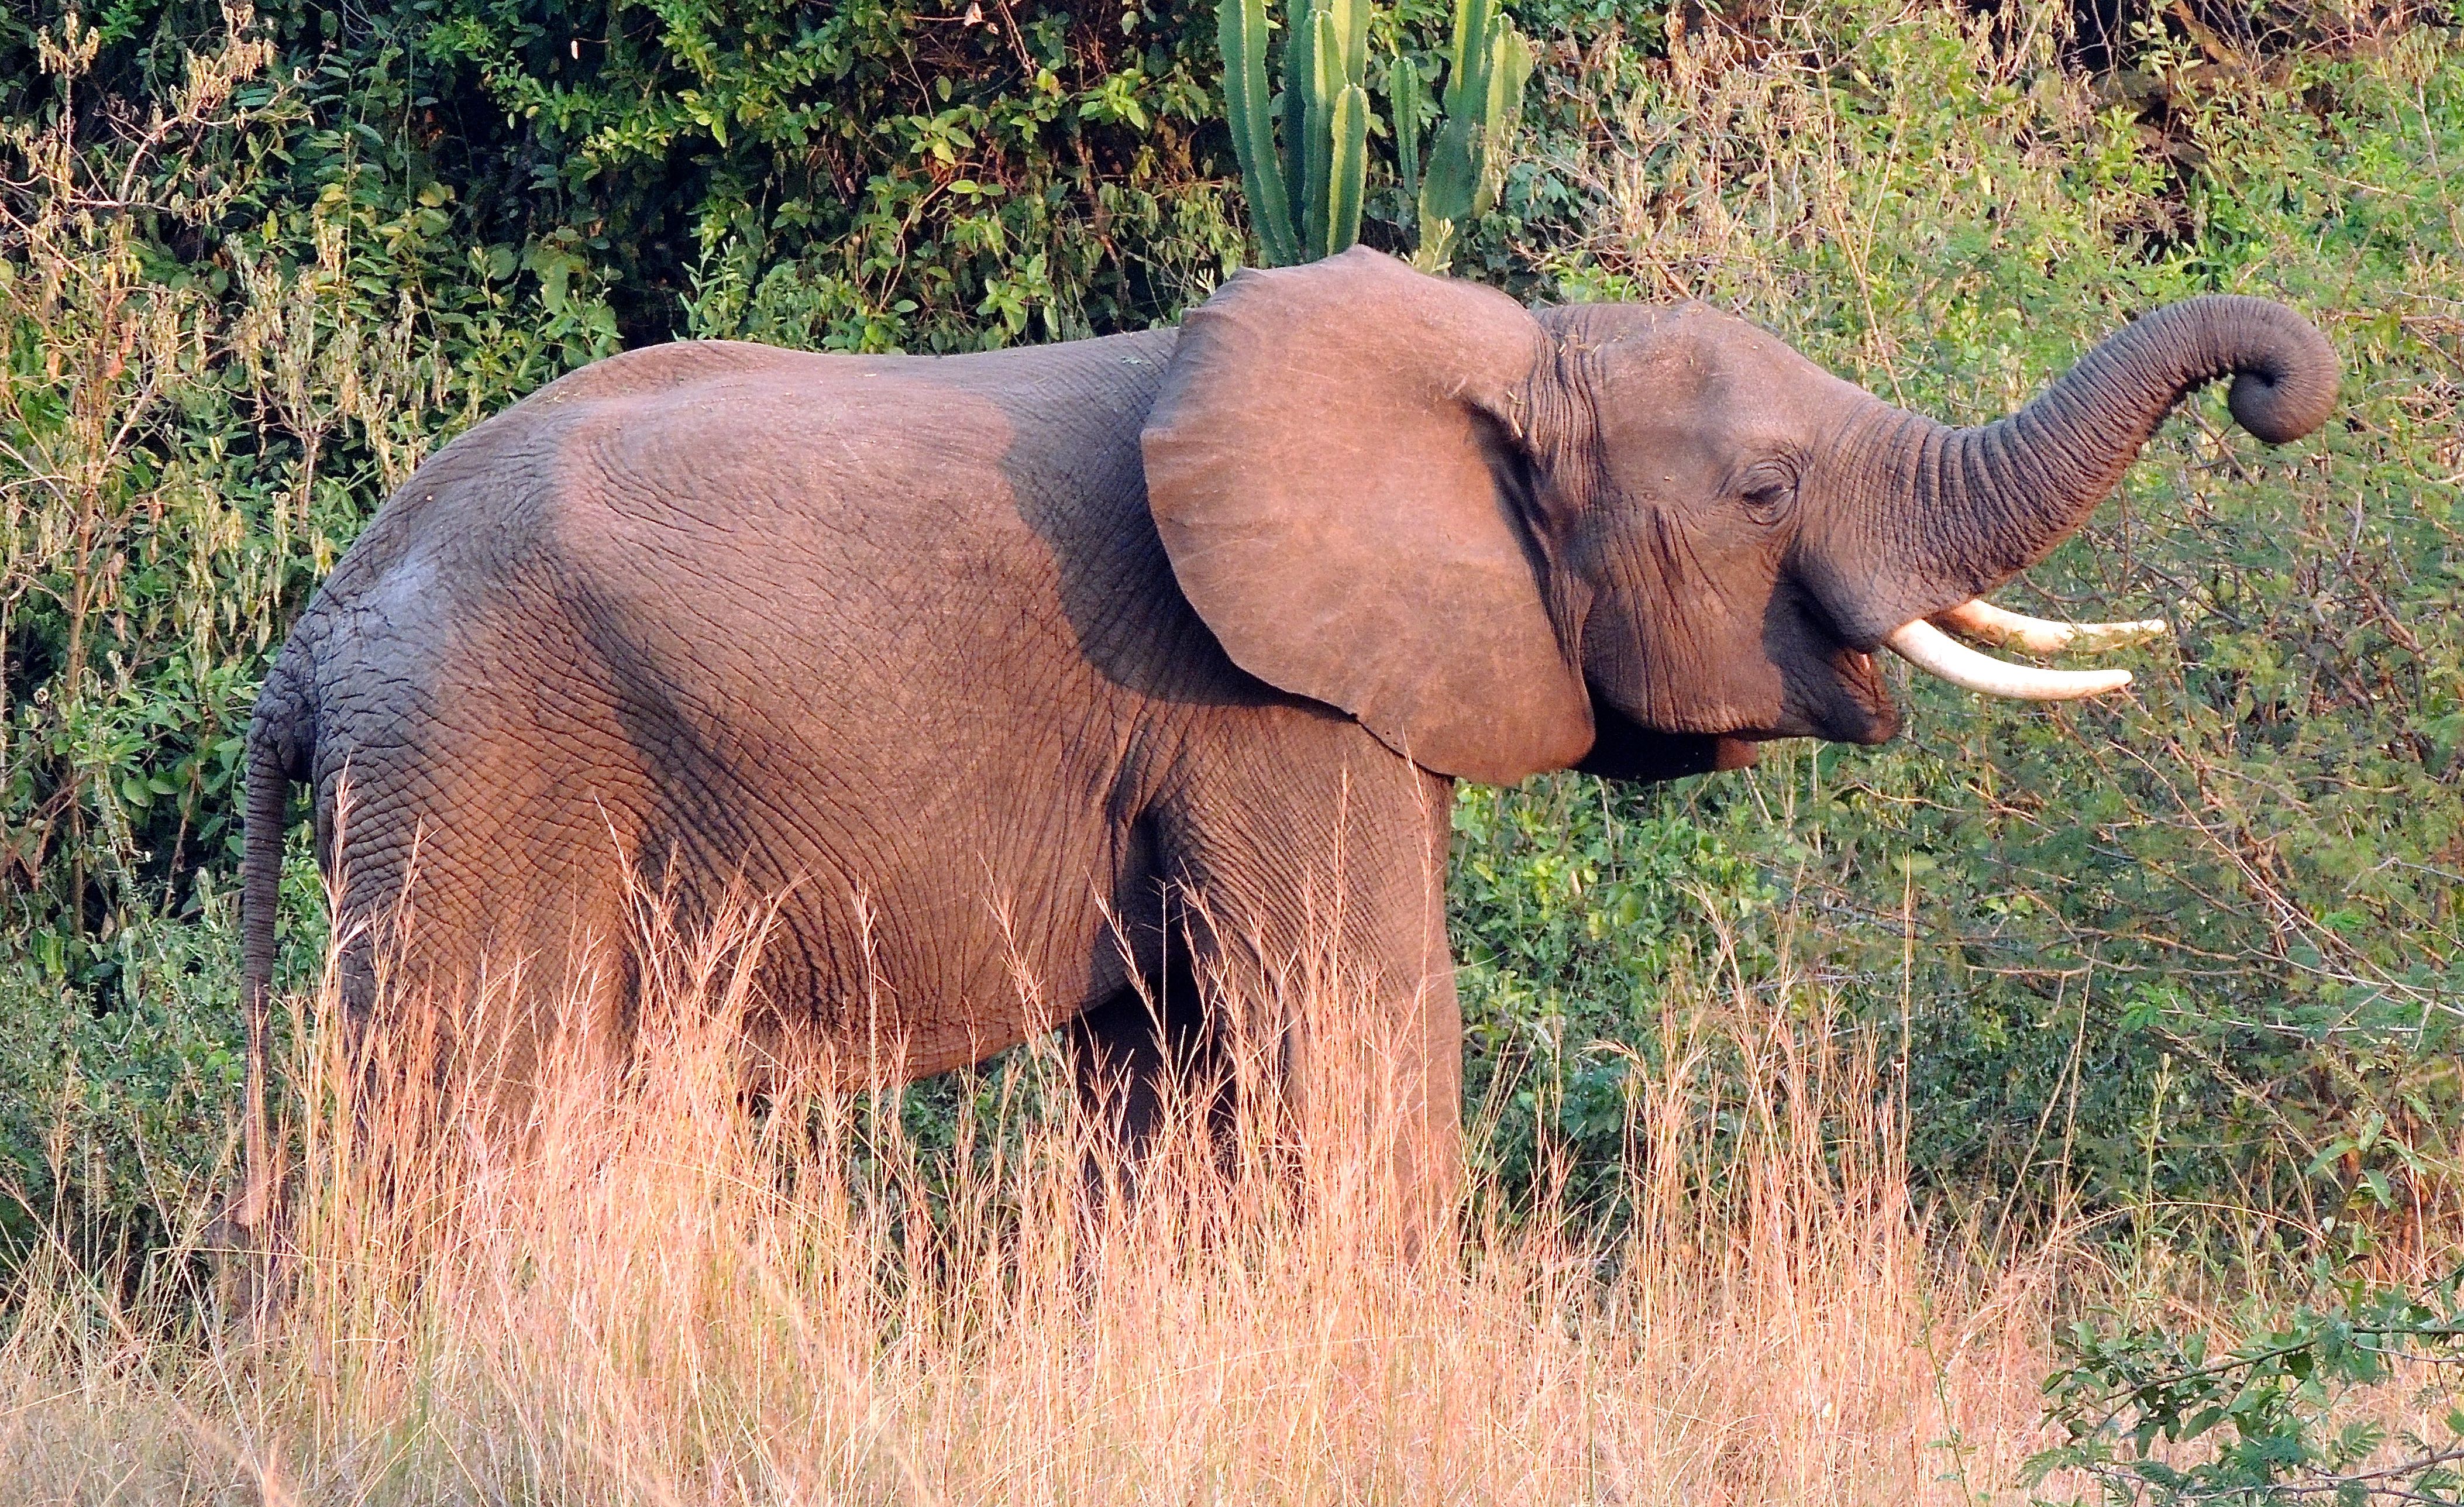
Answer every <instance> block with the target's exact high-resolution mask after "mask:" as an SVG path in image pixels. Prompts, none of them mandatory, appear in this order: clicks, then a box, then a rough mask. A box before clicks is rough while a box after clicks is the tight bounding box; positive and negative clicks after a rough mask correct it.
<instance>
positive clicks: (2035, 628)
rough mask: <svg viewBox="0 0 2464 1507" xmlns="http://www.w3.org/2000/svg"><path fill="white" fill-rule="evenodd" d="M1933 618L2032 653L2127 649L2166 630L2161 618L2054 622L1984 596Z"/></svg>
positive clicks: (1983, 639)
mask: <svg viewBox="0 0 2464 1507" xmlns="http://www.w3.org/2000/svg"><path fill="white" fill-rule="evenodd" d="M1933 620H1934V621H1935V622H1936V623H1938V624H1940V625H1941V626H1943V627H1944V628H1947V629H1949V630H1950V631H1951V632H1954V633H1957V634H1958V635H1960V636H1961V637H1962V638H1971V639H1974V640H1975V641H1976V642H1978V643H1980V644H1989V645H1991V646H1992V647H1993V648H1995V649H2022V650H2025V651H2027V652H2028V653H2029V654H2060V653H2061V652H2062V651H2063V650H2065V649H2085V650H2091V651H2095V650H2105V649H2126V648H2128V647H2129V646H2131V645H2132V644H2144V643H2145V642H2146V641H2147V640H2149V639H2151V638H2161V637H2163V636H2164V635H2165V634H2166V632H2168V630H2167V627H2166V624H2165V620H2164V619H2163V618H2161V617H2149V618H2143V619H2141V620H2140V621H2138V622H2136V623H2054V622H2048V621H2046V620H2045V619H2044V618H2041V617H2030V616H2029V615H2028V614H2026V613H2025V612H2013V611H2009V610H2007V609H2003V608H1998V607H1995V606H1994V605H1993V604H1992V603H1991V602H1988V601H1987V600H1985V599H1984V598H1983V597H1981V596H1980V597H1977V598H1976V599H1975V600H1973V601H1970V602H1969V603H1967V604H1966V605H1964V606H1961V607H1954V608H1952V609H1950V610H1949V611H1947V612H1936V613H1935V614H1934V615H1933Z"/></svg>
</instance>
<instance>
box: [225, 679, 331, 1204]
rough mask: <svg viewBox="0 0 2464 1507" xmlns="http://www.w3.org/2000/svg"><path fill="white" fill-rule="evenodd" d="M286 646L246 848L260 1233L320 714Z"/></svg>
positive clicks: (267, 716)
mask: <svg viewBox="0 0 2464 1507" xmlns="http://www.w3.org/2000/svg"><path fill="white" fill-rule="evenodd" d="M294 658H295V655H294V652H292V651H286V652H285V653H284V654H282V655H281V656H280V658H278V659H277V660H276V661H275V665H274V668H273V669H272V670H271V671H269V672H268V673H267V675H266V677H265V686H264V688H263V689H262V690H260V691H258V692H257V697H256V710H255V713H254V715H253V717H252V718H251V720H250V722H249V729H248V780H247V801H248V807H247V829H246V835H245V837H244V838H243V839H242V846H241V850H240V869H239V873H240V892H239V916H240V981H241V983H240V988H241V1003H242V1006H243V1008H244V1009H245V1011H246V1013H247V1018H248V1075H247V1087H246V1096H247V1102H246V1105H245V1107H244V1109H243V1114H244V1115H245V1117H246V1118H245V1119H244V1120H243V1121H242V1124H241V1131H240V1134H241V1138H242V1144H243V1148H244V1154H245V1156H246V1159H247V1163H248V1166H247V1178H248V1182H247V1186H246V1190H245V1191H244V1192H243V1193H242V1195H241V1199H240V1206H239V1209H238V1212H237V1214H236V1217H235V1222H236V1223H237V1224H238V1225H239V1226H240V1227H241V1228H242V1229H243V1230H250V1231H254V1232H261V1231H263V1230H265V1229H266V1222H267V1220H268V1218H269V1216H270V1215H271V1214H272V1212H273V1208H274V1162H273V1147H272V1145H271V1144H270V1142H269V1141H268V1137H267V1130H266V1118H265V1097H266V1094H265V1081H266V1073H267V1046H268V1041H269V1038H270V1036H271V1033H272V1016H273V993H274V942H275V936H274V925H275V913H276V912H277V911H278V910H279V909H280V905H281V895H282V847H283V833H284V829H285V827H286V826H287V823H286V821H285V819H284V818H285V817H286V816H287V815H288V814H289V809H290V804H291V782H292V781H293V780H294V779H295V778H297V779H305V778H306V777H307V775H308V768H309V757H310V752H311V749H312V748H313V746H314V742H315V726H316V723H315V719H314V717H313V715H312V714H311V712H310V709H309V706H308V704H307V700H306V698H305V697H304V696H303V695H302V694H301V689H300V684H299V676H298V674H297V666H296V665H295V662H294Z"/></svg>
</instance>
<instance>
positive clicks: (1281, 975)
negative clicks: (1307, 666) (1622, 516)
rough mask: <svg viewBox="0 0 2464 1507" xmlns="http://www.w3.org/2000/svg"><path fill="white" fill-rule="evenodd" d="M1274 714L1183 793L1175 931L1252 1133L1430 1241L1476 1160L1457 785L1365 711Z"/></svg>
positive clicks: (1173, 834)
mask: <svg viewBox="0 0 2464 1507" xmlns="http://www.w3.org/2000/svg"><path fill="white" fill-rule="evenodd" d="M1280 731H1281V732H1282V733H1283V735H1284V736H1282V737H1281V738H1279V739H1277V740H1276V745H1275V746H1274V747H1272V748H1270V749H1268V750H1264V751H1262V752H1263V753H1264V754H1265V756H1263V757H1255V758H1251V759H1247V760H1243V761H1242V762H1241V765H1240V767H1239V768H1238V769H1236V770H1233V771H1210V775H1211V776H1212V777H1210V778H1205V779H1201V780H1200V781H1198V782H1195V783H1194V784H1193V787H1192V788H1191V789H1189V790H1188V791H1187V792H1186V794H1185V798H1184V799H1183V800H1181V801H1179V802H1177V803H1176V807H1175V809H1174V810H1173V812H1172V816H1173V818H1174V819H1173V820H1172V821H1170V822H1169V823H1168V824H1167V825H1166V855H1167V859H1168V871H1167V872H1168V881H1167V882H1168V883H1169V884H1170V885H1171V886H1172V888H1173V890H1174V892H1175V897H1176V900H1177V904H1176V907H1175V909H1176V910H1177V920H1178V925H1177V927H1176V928H1175V929H1176V931H1177V933H1178V936H1177V942H1178V943H1179V944H1180V945H1181V947H1182V948H1184V949H1185V952H1184V955H1185V957H1186V960H1187V964H1188V969H1189V974H1190V976H1191V978H1192V979H1193V981H1194V987H1195V989H1196V990H1197V992H1198V995H1199V1004H1200V1008H1201V1009H1202V1012H1203V1016H1204V1021H1205V1028H1206V1030H1207V1031H1208V1033H1209V1036H1210V1038H1211V1043H1212V1046H1213V1050H1214V1052H1215V1053H1216V1054H1217V1058H1218V1060H1219V1061H1221V1063H1223V1064H1224V1065H1226V1067H1228V1069H1229V1073H1230V1075H1231V1077H1232V1079H1233V1081H1234V1095H1235V1098H1234V1102H1235V1105H1236V1114H1235V1117H1234V1118H1235V1119H1236V1120H1237V1121H1238V1122H1239V1124H1240V1126H1241V1130H1240V1134H1242V1135H1243V1137H1246V1138H1256V1139H1258V1140H1262V1141H1268V1142H1271V1143H1274V1144H1277V1145H1279V1146H1281V1147H1283V1148H1284V1149H1285V1150H1287V1151H1288V1152H1290V1153H1291V1154H1294V1155H1296V1156H1297V1157H1298V1159H1299V1162H1300V1165H1301V1167H1302V1168H1303V1175H1304V1176H1305V1177H1306V1178H1307V1179H1308V1180H1309V1182H1310V1184H1311V1185H1312V1186H1314V1187H1316V1188H1318V1189H1320V1190H1321V1191H1322V1193H1323V1194H1324V1195H1326V1196H1333V1197H1352V1196H1355V1195H1356V1196H1364V1197H1366V1198H1368V1199H1370V1200H1371V1201H1372V1202H1373V1203H1374V1204H1375V1207H1376V1208H1378V1210H1379V1211H1380V1216H1379V1217H1380V1218H1381V1219H1385V1218H1392V1219H1394V1220H1395V1221H1396V1222H1397V1229H1398V1230H1402V1231H1404V1232H1405V1234H1406V1239H1407V1240H1408V1241H1414V1242H1417V1240H1418V1238H1419V1236H1421V1235H1425V1234H1426V1233H1428V1232H1430V1231H1431V1230H1434V1228H1435V1227H1436V1226H1437V1225H1439V1224H1440V1223H1441V1222H1442V1221H1443V1220H1445V1219H1447V1218H1449V1217H1450V1216H1451V1213H1452V1211H1453V1208H1454V1205H1455V1200H1456V1195H1457V1191H1458V1185H1459V1182H1460V1176H1461V1166H1462V1144H1461V1141H1462V1119H1463V1106H1462V1083H1463V1044H1462V1034H1463V1027H1462V1016H1461V1014H1460V1011H1459V1009H1458V1008H1457V1004H1456V999H1455V982H1454V966H1453V961H1452V959H1451V958H1450V957H1449V955H1448V952H1447V948H1446V925H1445V879H1446V849H1447V841H1448V836H1449V833H1450V831H1451V821H1450V809H1451V803H1452V796H1453V782H1452V781H1451V780H1448V779H1446V778H1444V777H1442V776H1439V775H1433V774H1430V773H1428V772H1427V771H1425V770H1423V769H1420V768H1419V767H1418V766H1416V765H1412V764H1410V763H1408V762H1406V761H1404V760H1402V759H1399V758H1397V757H1396V756H1395V755H1394V754H1392V753H1391V752H1389V751H1388V750H1387V749H1385V748H1384V747H1383V746H1382V745H1380V744H1378V743H1377V742H1375V740H1373V739H1371V738H1369V737H1368V735H1367V734H1365V733H1363V732H1362V731H1361V730H1360V729H1359V728H1358V727H1357V725H1356V724H1352V723H1348V722H1347V723H1335V724H1332V725H1329V724H1328V723H1327V722H1325V721H1322V720H1314V719H1309V720H1303V719H1300V718H1297V717H1295V718H1294V719H1292V720H1291V721H1290V723H1289V724H1287V726H1285V727H1284V728H1282V729H1281V730H1280ZM1330 744H1331V745H1332V746H1331V747H1330V746H1329V745H1330Z"/></svg>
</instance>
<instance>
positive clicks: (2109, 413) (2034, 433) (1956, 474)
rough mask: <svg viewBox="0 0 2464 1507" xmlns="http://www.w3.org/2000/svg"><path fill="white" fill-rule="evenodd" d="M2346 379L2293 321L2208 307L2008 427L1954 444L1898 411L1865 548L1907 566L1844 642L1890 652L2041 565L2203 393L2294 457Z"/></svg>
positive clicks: (2137, 334)
mask: <svg viewBox="0 0 2464 1507" xmlns="http://www.w3.org/2000/svg"><path fill="white" fill-rule="evenodd" d="M2339 375H2340V373H2339V369H2338V365H2337V360H2336V353H2335V350H2334V348H2333V347H2331V346H2330V345H2329V344H2327V341H2326V338H2325V337H2324V336H2322V335H2321V334H2320V333H2319V331H2318V330H2317V329H2316V328H2314V327H2313V326H2312V325H2311V324H2310V322H2309V321H2306V320H2304V319H2302V318H2301V317H2300V316H2299V315H2298V314H2296V313H2294V312H2293V311H2292V310H2290V309H2288V308H2286V307H2284V306H2283V305H2282V304H2280V303H2275V302H2271V301H2270V300H2268V299H2251V298H2240V297H2234V296H2230V295H2209V296H2206V297H2202V298H2195V299H2187V300H2185V301H2183V302H2180V303H2175V304H2171V305H2168V306H2167V307H2165V308H2162V309H2159V310H2157V311H2156V312H2155V313H2153V314H2149V315H2147V316H2145V318H2143V319H2140V320H2138V321H2134V322H2132V323H2131V324H2129V325H2128V326H2126V327H2124V328H2123V329H2122V330H2120V331H2119V332H2117V333H2116V334H2114V335H2113V336H2111V337H2110V338H2108V339H2107V340H2105V341H2104V342H2103V344H2100V345H2098V346H2097V347H2096V348H2095V349H2094V350H2092V351H2090V352H2088V354H2087V355H2086V356H2084V357H2082V358H2081V359H2080V360H2079V364H2078V365H2077V366H2073V367H2072V368H2071V369H2070V371H2069V372H2067V373H2066V374H2064V376H2063V377H2062V379H2061V380H2060V381H2058V382H2057V383H2055V384H2054V386H2053V387H2052V388H2049V389H2047V390H2046V391H2045V392H2044V393H2043V395H2041V396H2039V397H2038V398H2037V399H2036V400H2035V402H2033V403H2030V404H2029V405H2028V406H2027V407H2025V408H2023V409H2021V410H2019V411H2018V412H2016V413H2013V414H2012V415H2010V416H2009V417H2008V418H2004V419H2000V420H1997V421H1996V422H1994V423H1991V424H1985V425H1980V426H1977V427H1975V428H1973V429H1956V430H1954V429H1947V428H1945V427H1943V426H1941V425H1938V424H1934V423H1932V422H1931V421H1929V420H1925V419H1922V418H1918V417H1916V416H1915V415H1911V414H1905V413H1901V412H1898V411H1896V410H1885V413H1886V414H1887V417H1886V418H1884V419H1883V421H1882V423H1881V425H1879V426H1878V432H1872V438H1873V440H1874V443H1875V446H1876V450H1877V451H1878V452H1879V454H1878V456H1877V458H1879V459H1881V469H1882V471H1883V472H1884V473H1885V476H1884V478H1881V479H1882V480H1883V484H1882V485H1881V486H1878V487H1877V488H1876V489H1875V492H1874V493H1873V494H1872V495H1873V496H1874V497H1875V498H1876V501H1875V505H1874V510H1873V512H1872V513H1871V514H1870V515H1869V516H1868V518H1867V520H1866V521H1865V524H1866V526H1865V529H1864V530H1862V532H1865V533H1866V536H1867V540H1868V541H1869V545H1868V547H1872V546H1874V545H1879V546H1880V549H1879V558H1881V559H1886V560H1892V561H1895V562H1900V563H1902V564H1901V565H1900V571H1895V572H1893V573H1892V576H1891V579H1890V580H1889V581H1888V582H1887V584H1884V583H1867V584H1866V589H1864V590H1861V591H1859V590H1855V589H1853V588H1852V589H1851V590H1849V591H1848V592H1847V593H1845V594H1846V595H1847V597H1848V598H1849V600H1848V601H1845V602H1841V603H1837V604H1836V606H1837V609H1838V616H1839V619H1840V626H1841V628H1842V630H1843V631H1844V632H1846V633H1847V634H1848V636H1849V637H1850V638H1851V640H1852V641H1856V642H1859V643H1863V644H1878V643H1880V642H1881V641H1882V640H1883V639H1884V638H1885V637H1886V636H1887V635H1888V634H1890V633H1891V632H1893V631H1895V630H1897V629H1899V628H1900V627H1901V626H1902V625H1903V624H1906V623H1908V622H1911V621H1913V620H1916V619H1918V618H1923V617H1926V616H1929V615H1931V614H1934V613H1938V612H1941V611H1943V610H1945V609H1951V608H1956V607H1958V606H1959V605H1960V604H1962V603H1965V602H1968V601H1969V600H1970V599H1971V598H1973V597H1975V596H1976V595H1977V594H1979V593H1980V592H1983V591H1987V590H1990V589H1991V588H1992V587H1995V586H1998V585H2000V584H2001V583H2002V582H2004V581H2007V580H2009V579H2010V578H2011V577H2013V576H2014V575H2017V574H2018V573H2019V572H2020V571H2022V570H2024V569H2026V568H2027V567H2028V566H2030V565H2034V564H2035V563H2036V562H2037V561H2039V560H2041V559H2043V558H2044V557H2045V556H2046V555H2047V554H2050V553H2051V552H2052V551H2053V549H2054V547H2055V546H2056V545H2057V544H2059V543H2061V542H2062V541H2063V540H2065V539H2067V538H2069V537H2070V536H2071V534H2073V533H2074V532H2076V531H2077V530H2078V529H2079V525H2080V524H2082V523H2084V522H2085V521H2087V516H2088V514H2089V513H2090V511H2092V510H2093V509H2094V508H2095V506H2096V504H2097V503H2098V502H2100V501H2101V500H2102V499H2103V498H2104V496H2105V494H2107V493H2108V492H2110V491H2112V490H2113V487H2114V484H2115V483H2116V482H2118V481H2119V480H2121V479H2122V474H2123V472H2124V471H2125V470H2127V469H2128V468H2129V466H2130V463H2131V461H2132V460H2134V459H2135V458H2137V456H2138V454H2139V450H2140V447H2141V446H2143V445H2145V443H2146V441H2147V437H2148V436H2149V435H2150V434H2153V433H2154V432H2156V426H2157V425H2159V424H2161V423H2163V422H2164V419H2165V416H2166V415H2167V413H2169V412H2171V411H2172V410H2173V407H2174V405H2176V404H2178V403H2179V402H2181V400H2182V398H2183V397H2184V396H2185V395H2186V394H2188V393H2189V391H2190V390H2191V389H2192V388H2197V387H2199V386H2200V385H2202V384H2204V383H2207V382H2210V381H2212V380H2214V379H2216V378H2219V377H2226V376H2230V377H2232V378H2233V389H2232V392H2231V395H2230V402H2231V405H2232V409H2233V418H2234V419H2235V420H2236V421H2238V422H2239V423H2240V424H2241V426H2242V428H2244V429H2247V430H2249V431H2250V432H2252V433H2254V434H2255V435H2257V436H2258V437H2259V438H2260V439H2263V440H2266V441H2267V442H2269V443H2270V444H2282V443H2285V442H2286V441H2288V440H2294V439H2299V438H2300V437H2301V436H2302V435H2304V434H2307V433H2309V432H2311V431H2312V430H2315V429H2317V428H2318V427H2319V425H2320V424H2321V423H2322V422H2323V421H2324V420H2325V419H2326V416H2327V412H2328V410H2329V409H2330V407H2331V406H2332V405H2333V404H2334V401H2335V396H2336V388H2337V383H2338V381H2339ZM1901 572H1904V573H1901ZM1841 584H1842V585H1846V583H1841Z"/></svg>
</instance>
